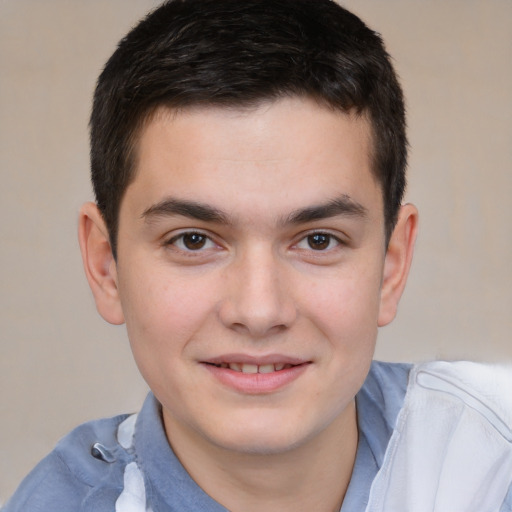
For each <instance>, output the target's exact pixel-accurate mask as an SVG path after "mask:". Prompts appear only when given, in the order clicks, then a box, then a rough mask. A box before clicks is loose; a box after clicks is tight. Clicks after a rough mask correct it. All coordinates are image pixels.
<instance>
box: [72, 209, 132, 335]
mask: <svg viewBox="0 0 512 512" xmlns="http://www.w3.org/2000/svg"><path fill="white" fill-rule="evenodd" d="M78 238H79V242H80V251H81V253H82V261H83V264H84V270H85V275H86V277H87V281H88V282H89V286H90V287H91V291H92V293H93V296H94V300H95V301H96V309H97V310H98V312H99V314H100V315H101V316H102V317H103V318H104V319H105V320H106V321H107V322H109V323H111V324H116V325H119V324H122V323H124V316H123V311H122V308H121V301H120V297H119V291H118V285H117V272H116V270H117V267H116V262H115V260H114V257H113V254H112V248H111V246H110V240H109V236H108V230H107V227H106V225H105V222H104V220H103V216H102V215H101V213H100V211H99V210H98V207H97V206H96V205H95V204H94V203H86V204H84V205H83V206H82V208H81V210H80V217H79V223H78Z"/></svg>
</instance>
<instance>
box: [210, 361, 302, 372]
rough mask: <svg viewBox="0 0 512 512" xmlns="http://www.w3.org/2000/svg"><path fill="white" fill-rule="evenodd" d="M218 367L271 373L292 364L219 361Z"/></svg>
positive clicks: (236, 370) (237, 370) (238, 370)
mask: <svg viewBox="0 0 512 512" xmlns="http://www.w3.org/2000/svg"><path fill="white" fill-rule="evenodd" d="M218 366H219V367H220V368H229V369H230V370H233V371H235V372H241V373H252V374H254V373H273V372H278V371H280V370H286V369H288V368H291V367H292V366H293V365H291V364H284V363H278V364H262V365H259V366H258V365H257V364H245V363H221V364H220V365H218Z"/></svg>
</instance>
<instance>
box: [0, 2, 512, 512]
mask: <svg viewBox="0 0 512 512" xmlns="http://www.w3.org/2000/svg"><path fill="white" fill-rule="evenodd" d="M406 145H407V144H406V136H405V119H404V107H403V99H402V93H401V90H400V87H399V85H398V82H397V80H396V77H395V74H394V71H393V69H392V66H391V64H390V62H389V59H388V56H387V54H386V52H385V50H384V47H383V45H382V42H381V40H380V38H379V36H378V35H376V34H375V33H374V32H372V31H371V30H369V29H368V28H367V27H366V26H365V25H364V24H363V23H362V22H361V21H360V20H359V19H358V18H357V17H355V16H354V15H352V14H350V13H349V12H347V11H345V10H344V9H342V8H341V7H339V6H338V5H337V4H335V3H334V2H331V1H330V0H316V1H315V2H312V1H311V0H279V1H276V0H246V1H243V2H240V0H181V1H179V0H175V1H171V2H169V3H167V4H165V5H163V6H162V7H160V8H159V9H157V10H156V11H155V12H153V13H152V14H151V15H149V16H148V18H146V19H145V20H143V21H142V22H141V23H140V24H139V25H138V26H137V27H135V28H134V29H133V30H132V31H131V32H130V33H129V34H128V36H127V37H126V38H125V39H123V40H122V41H121V43H120V45H119V48H118V49H117V50H116V52H115V53H114V55H113V56H112V57H111V59H110V60H109V62H108V63H107V65H106V67H105V70H104V71H103V73H102V75H101V76H100V78H99V81H98V86H97V89H96V94H95V100H94V107H93V113H92V117H91V166H92V179H93V184H94V188H95V193H96V200H97V203H96V204H92V203H89V204H86V205H84V207H83V209H82V211H81V215H80V225H79V233H80V245H81V249H82V254H83V260H84V267H85V271H86V275H87V278H88V281H89V284H90V286H91V289H92V292H93V294H94V297H95V300H96V304H97V308H98V311H99V313H100V314H101V315H102V316H103V317H104V318H105V320H107V321H108V322H111V323H114V324H121V323H126V326H127V330H128V335H129V339H130V343H131V346H132V350H133V353H134V357H135V360H136V362H137V364H138V367H139V369H140V371H141V373H142V375H143V376H144V378H145V379H146V381H147V382H148V384H149V386H150V388H151V391H152V393H151V394H150V395H149V396H148V398H147V400H146V402H145V404H144V406H143V408H142V410H141V412H140V413H139V414H138V415H130V416H121V417H117V418H113V419H108V420H101V421H96V422H92V423H89V424H86V425H83V426H81V427H78V429H76V430H75V431H74V432H72V433H71V434H70V435H69V436H68V437H66V438H65V439H64V440H63V441H62V442H61V443H60V444H59V445H58V446H57V448H56V449H55V450H54V452H52V453H51V454H50V455H49V456H48V457H47V458H46V459H45V460H43V461H42V462H41V464H40V465H39V466H38V467H37V468H36V469H35V470H34V471H33V472H32V473H31V475H29V477H28V478H27V479H26V480H25V482H24V483H23V484H22V486H21V487H20V489H19V490H18V491H17V493H16V494H15V495H14V497H13V498H12V500H11V501H10V502H9V503H8V504H7V506H6V509H5V510H6V512H12V511H18V510H19V511H21V510H23V511H32V510H34V511H35V510H45V511H46V510H47V511H55V512H56V511H78V510H80V511H82V510H83V511H86V510H94V511H103V510H105V511H107V510H108V511H112V510H116V511H130V512H135V511H147V510H152V511H154V512H156V511H161V512H165V511H176V512H178V511H180V512H182V511H192V510H197V511H224V510H229V511H231V512H238V511H244V512H251V511H256V510H267V511H280V512H283V511H284V512H286V511H289V510H290V511H291V510H293V511H318V512H323V511H325V512H332V511H339V510H342V511H343V512H346V511H350V512H352V511H359V510H360V511H363V510H367V511H386V512H387V511H394V512H400V511H423V510H425V511H426V510H436V511H451V512H454V511H465V512H467V511H479V512H481V511H491V510H496V511H499V510H502V511H507V510H512V494H511V492H510V491H509V487H510V482H511V480H512V434H511V410H512V407H511V404H510V403H509V402H510V397H505V399H501V398H499V393H498V392H495V393H493V394H491V393H490V391H489V389H488V386H487V382H488V381H489V380H491V379H490V377H491V370H487V369H485V368H479V367H475V366H473V365H468V364H455V365H446V364H442V363H438V364H432V365H424V366H419V367H415V368H411V367H409V366H406V365H389V364H379V363H373V364H372V356H373V351H374V346H375V340H376V336H377V328H378V327H379V326H382V325H386V324H387V323H389V322H390V321H392V319H393V317H394V315H395V313H396V308H397V304H398V301H399V299H400V296H401V293H402V291H403V289H404V286H405V282H406V278H407V274H408V270H409V266H410V262H411V258H412V253H413V246H414V239H415V235H416V230H417V212H416V209H415V208H414V207H413V206H412V205H402V204H401V201H402V196H403V191H404V186H405V166H406ZM498 373H499V372H497V371H494V370H493V371H492V380H493V381H494V382H495V383H496V386H495V387H496V388H498V387H499V386H503V385H504V384H506V383H509V382H510V381H509V380H507V376H506V375H503V376H501V375H499V374H498ZM507 398H508V403H507Z"/></svg>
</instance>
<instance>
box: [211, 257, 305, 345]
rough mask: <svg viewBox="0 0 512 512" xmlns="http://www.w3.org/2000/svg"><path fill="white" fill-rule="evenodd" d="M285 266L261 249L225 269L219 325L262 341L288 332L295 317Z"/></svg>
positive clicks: (294, 307)
mask: <svg viewBox="0 0 512 512" xmlns="http://www.w3.org/2000/svg"><path fill="white" fill-rule="evenodd" d="M285 266H286V264H285V263H283V262H281V261H279V258H278V257H277V256H275V255H274V254H272V251H270V250H265V249H264V248H260V249H259V250H254V251H251V252H250V253H247V254H245V255H244V256H243V257H241V258H239V259H237V260H236V261H234V262H233V263H232V264H231V265H230V268H228V269H226V270H227V272H226V288H225V290H226V293H225V296H224V297H223V299H222V302H221V304H220V308H219V316H220V319H221V322H222V323H223V324H224V325H225V326H226V327H228V328H229V329H233V330H235V331H238V332H239V333H241V334H247V335H249V336H251V337H252V338H255V339H257V338H260V339H261V338H263V337H265V336H270V335H272V334H275V333H278V332H281V331H284V330H286V329H288V328H289V327H290V326H291V325H292V324H293V322H294V321H295V319H296V317H297V308H296V305H295V303H294V300H293V297H292V293H291V285H290V283H289V279H288V278H287V274H288V272H289V270H288V269H286V268H284V267H285Z"/></svg>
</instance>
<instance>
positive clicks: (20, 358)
mask: <svg viewBox="0 0 512 512" xmlns="http://www.w3.org/2000/svg"><path fill="white" fill-rule="evenodd" d="M153 5H155V2H152V1H150V0H88V1H87V2H84V1H82V0H44V1H41V0H0V173H1V182H0V183H1V185H0V219H1V220H0V286H1V288H0V306H1V307H0V327H1V328H0V349H1V353H0V354H1V357H0V430H1V432H0V499H3V500H4V501H5V499H6V498H7V497H8V496H9V495H10V493H11V492H12V491H13V489H14V486H15V485H16V484H17V483H18V481H19V480H20V479H21V477H22V476H23V475H24V474H25V473H26V472H27V471H28V470H29V469H30V468H31V467H32V466H33V465H34V464H35V462H36V461H37V460H39V459H40V458H41V457H42V456H43V455H44V454H45V453H47V452H48V451H49V450H50V449H51V447H52V446H53V445H54V443H55V442H56V441H57V440H58V438H59V437H61V436H62V435H63V434H64V433H66V432H67V431H68V430H69V429H70V428H72V427H73V426H75V425H76V424H78V423H80V422H83V421H85V420H87V419H92V418H96V417H100V416H105V415H113V414H117V413H121V412H129V411H132V410H136V409H138V407H139V405H140V403H141V402H142V399H143V397H144V395H145V392H146V388H145V385H144V383H143V382H142V380H141V378H140V377H139V376H138V374H137V371H136V369H135V366H134V364H133V362H132V361H131V356H130V354H129V349H128V344H127V341H126V338H125V334H124V330H123V328H116V327H112V326H109V325H106V324H105V323H103V321H102V320H101V319H100V318H99V317H98V316H97V315H96V312H95V308H94V305H93V302H92V299H91V297H90V295H89V291H88V288H87V285H86V282H85V278H84V277H83V274H82V269H81V261H80V256H79V252H78V245H77V242H76V235H75V231H76V219H77V212H78V208H79V206H80V204H81V203H82V202H83V201H85V200H88V199H90V198H91V197H92V196H91V192H90V187H89V178H88V147H87V121H88V113H89V106H90V98H91V94H92V90H93V86H94V82H95V79H96V76H97V75H98V73H99V71H100V69H101V67H102V65H103V63H104V62H105V60H106V59H107V57H108V56H109V55H110V53H111V52H112V51H113V49H114V46H115V43H116V42H117V40H118V39H119V38H120V37H121V36H122V35H123V34H124V33H125V31H126V30H127V29H128V28H129V27H130V26H132V25H133V23H134V22H135V21H136V20H137V19H138V18H140V17H141V16H142V15H143V14H144V13H145V12H146V10H148V9H149V8H151V7H152V6H153ZM345 5H347V6H348V7H349V8H352V9H353V10H355V12H356V13H358V14H360V15H361V16H362V17H363V18H364V19H365V20H366V21H367V22H368V23H369V24H370V25H371V26H372V27H373V28H375V29H376V30H378V31H380V32H381V33H382V34H383V35H384V38H385V40H386V41H387V45H388V49H389V51H390V53H391V54H392V55H393V56H394V58H395V61H396V67H397V69H398V71H399V74H400V75H401V77H402V80H403V84H404V88H405V92H406V95H407V98H408V107H409V125H410V142H411V146H412V150H411V158H410V186H409V193H408V197H409V199H410V200H411V201H413V202H414V203H416V204H417V205H418V207H419V209H420V212H421V215H422V217H421V235H420V238H419V241H418V245H417V253H416V260H415V264H414V266H413V271H412V276H411V280H410V284H409V288H408V290H407V292H406V294H405V297H404V300H403V303H402V307H401V311H400V313H399V317H398V319H397V320H396V322H395V324H394V325H393V326H391V327H388V328H386V329H384V330H383V331H382V332H381V338H380V344H379V348H378V352H377V357H379V358H382V359H389V360H412V361H416V360H422V359H429V358H433V357H443V358H450V359H451V358H469V359H476V360H484V359H485V360H490V361H501V360H507V361H512V338H511V335H510V333H511V331H512V201H511V197H512V172H511V169H512V150H511V148H512V106H511V100H512V92H511V91H512V69H511V64H510V63H511V62H512V35H511V34H512V30H511V28H512V2H510V0H442V1H441V0H431V1H429V0H424V1H420V0H386V1H382V0H350V1H349V0H347V1H346V2H345Z"/></svg>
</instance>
